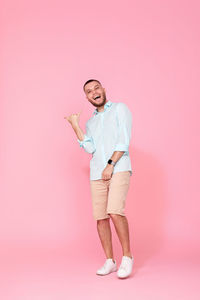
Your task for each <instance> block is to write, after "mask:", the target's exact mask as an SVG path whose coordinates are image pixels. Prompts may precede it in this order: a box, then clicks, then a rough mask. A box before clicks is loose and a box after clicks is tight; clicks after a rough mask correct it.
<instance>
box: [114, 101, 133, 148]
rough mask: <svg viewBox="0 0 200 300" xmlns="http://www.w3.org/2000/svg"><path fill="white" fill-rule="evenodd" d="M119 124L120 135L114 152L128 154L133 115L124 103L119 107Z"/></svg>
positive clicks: (119, 104) (120, 103) (118, 134)
mask: <svg viewBox="0 0 200 300" xmlns="http://www.w3.org/2000/svg"><path fill="white" fill-rule="evenodd" d="M117 122H118V128H117V130H118V133H117V142H116V145H115V148H114V151H125V152H128V149H129V144H130V139H131V130H132V113H131V111H130V110H129V108H128V106H127V105H126V104H125V103H123V102H119V103H118V105H117Z"/></svg>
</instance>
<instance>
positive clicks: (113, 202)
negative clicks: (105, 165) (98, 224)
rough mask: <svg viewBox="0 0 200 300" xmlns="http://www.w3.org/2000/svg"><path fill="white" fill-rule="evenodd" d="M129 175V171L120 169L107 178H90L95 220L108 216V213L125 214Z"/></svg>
mask: <svg viewBox="0 0 200 300" xmlns="http://www.w3.org/2000/svg"><path fill="white" fill-rule="evenodd" d="M130 176H131V175H130V171H122V172H116V173H114V174H112V177H111V178H110V179H109V180H103V179H98V180H90V188H91V196H92V209H93V217H94V219H95V220H100V219H106V218H110V216H109V213H112V214H119V215H121V216H125V211H124V210H125V202H126V196H127V193H128V189H129V185H130Z"/></svg>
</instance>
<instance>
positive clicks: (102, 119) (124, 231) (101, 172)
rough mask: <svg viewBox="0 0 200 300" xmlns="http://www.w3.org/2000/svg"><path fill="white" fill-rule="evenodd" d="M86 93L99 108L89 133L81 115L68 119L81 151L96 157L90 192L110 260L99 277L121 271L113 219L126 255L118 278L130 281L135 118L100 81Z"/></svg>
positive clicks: (88, 84) (87, 87)
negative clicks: (111, 97)
mask: <svg viewBox="0 0 200 300" xmlns="http://www.w3.org/2000/svg"><path fill="white" fill-rule="evenodd" d="M83 90H84V93H85V95H86V99H87V100H88V101H89V102H90V103H91V104H92V105H93V106H94V107H96V109H95V110H94V112H93V114H92V117H91V118H90V119H89V120H88V121H87V123H86V133H84V132H83V131H82V129H81V128H80V126H79V119H80V112H79V113H78V114H72V115H70V116H69V117H66V119H67V120H68V121H69V123H70V124H71V125H72V128H73V130H74V131H75V133H76V136H77V141H78V142H79V145H80V147H82V148H83V149H84V150H85V151H86V152H87V153H90V154H92V158H91V160H90V188H91V196H92V208H93V217H94V219H95V220H96V221H97V231H98V234H99V238H100V241H101V244H102V247H103V249H104V252H105V256H106V260H105V263H104V265H103V266H102V267H101V268H99V269H98V270H97V272H96V274H98V275H106V274H109V273H111V272H115V271H117V264H116V260H115V259H114V257H113V248H112V233H111V227H110V218H111V219H112V222H113V224H114V227H115V230H116V232H117V235H118V237H119V241H120V243H121V246H122V252H123V256H122V260H121V264H120V267H119V269H118V272H117V276H118V277H119V278H126V277H128V276H129V275H130V274H131V272H132V268H133V261H134V258H133V255H132V252H131V250H130V240H129V227H128V221H127V218H126V216H125V203H126V197H127V193H128V189H129V186H130V176H131V175H132V168H131V160H130V156H129V151H128V150H129V144H130V139H131V129H132V114H131V112H130V110H129V108H128V107H127V105H126V104H125V103H123V102H111V101H108V100H107V99H106V92H105V88H103V87H102V85H101V83H100V82H99V81H98V80H96V79H90V80H88V81H86V82H85V84H84V86H83Z"/></svg>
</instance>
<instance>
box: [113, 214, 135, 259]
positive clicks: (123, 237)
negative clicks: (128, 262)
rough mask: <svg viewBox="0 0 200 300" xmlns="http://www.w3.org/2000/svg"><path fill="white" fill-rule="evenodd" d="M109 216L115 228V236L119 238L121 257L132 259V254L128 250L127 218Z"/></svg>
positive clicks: (114, 215)
mask: <svg viewBox="0 0 200 300" xmlns="http://www.w3.org/2000/svg"><path fill="white" fill-rule="evenodd" d="M110 216H111V219H112V221H113V224H114V226H115V230H116V232H117V235H118V237H119V240H120V243H121V246H122V251H123V255H125V256H129V257H132V253H131V250H130V240H129V228H128V221H127V218H126V217H125V216H121V215H118V214H110Z"/></svg>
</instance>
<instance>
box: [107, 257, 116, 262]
mask: <svg viewBox="0 0 200 300" xmlns="http://www.w3.org/2000/svg"><path fill="white" fill-rule="evenodd" d="M110 258H112V261H113V263H115V260H114V258H113V257H107V258H106V259H110Z"/></svg>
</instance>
